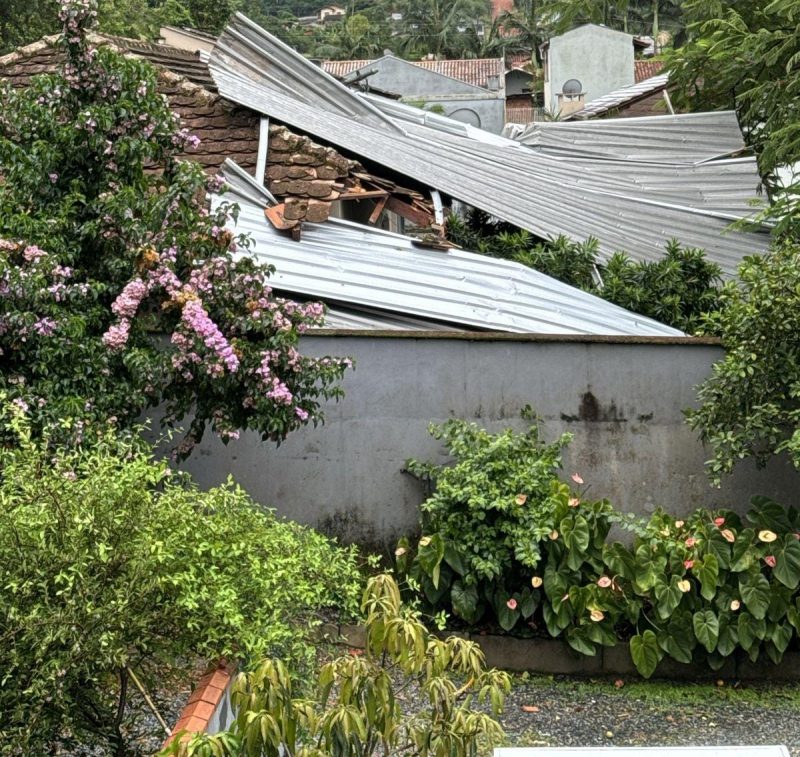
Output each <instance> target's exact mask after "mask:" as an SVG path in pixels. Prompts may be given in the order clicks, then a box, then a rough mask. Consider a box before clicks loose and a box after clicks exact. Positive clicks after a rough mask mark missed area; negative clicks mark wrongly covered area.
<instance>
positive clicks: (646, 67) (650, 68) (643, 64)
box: [633, 60, 664, 84]
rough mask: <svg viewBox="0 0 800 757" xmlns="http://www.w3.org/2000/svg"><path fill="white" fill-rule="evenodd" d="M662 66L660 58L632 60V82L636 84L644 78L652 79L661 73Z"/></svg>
mask: <svg viewBox="0 0 800 757" xmlns="http://www.w3.org/2000/svg"><path fill="white" fill-rule="evenodd" d="M662 68H664V63H663V61H660V60H635V61H633V76H634V84H638V83H639V82H640V81H644V80H645V79H652V78H653V77H654V76H656V75H657V74H659V73H661V69H662Z"/></svg>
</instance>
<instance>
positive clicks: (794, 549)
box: [772, 536, 800, 591]
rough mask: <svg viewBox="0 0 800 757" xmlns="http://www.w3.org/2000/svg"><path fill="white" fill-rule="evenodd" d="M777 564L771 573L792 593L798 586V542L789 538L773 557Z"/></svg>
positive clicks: (799, 568) (792, 537)
mask: <svg viewBox="0 0 800 757" xmlns="http://www.w3.org/2000/svg"><path fill="white" fill-rule="evenodd" d="M775 557H776V560H777V562H776V563H775V568H774V569H773V571H772V573H773V575H774V576H775V578H777V579H778V580H779V581H780V582H781V583H782V584H783V585H784V586H786V587H788V588H789V589H792V590H793V591H794V590H795V589H796V588H797V586H798V584H800V541H797V539H795V538H794V536H789V537H788V538H787V539H786V540H785V542H784V545H783V548H782V549H781V550H779V551H778V553H777V554H776V555H775Z"/></svg>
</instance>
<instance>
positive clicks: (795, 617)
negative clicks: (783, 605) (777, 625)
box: [786, 605, 800, 631]
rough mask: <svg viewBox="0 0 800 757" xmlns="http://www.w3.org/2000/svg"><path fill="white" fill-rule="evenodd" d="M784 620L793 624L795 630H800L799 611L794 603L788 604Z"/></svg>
mask: <svg viewBox="0 0 800 757" xmlns="http://www.w3.org/2000/svg"><path fill="white" fill-rule="evenodd" d="M786 620H788V621H789V622H790V623H791V624H792V625H793V626H794V630H795V631H800V612H798V610H797V608H796V607H795V606H794V605H789V607H788V608H787V609H786Z"/></svg>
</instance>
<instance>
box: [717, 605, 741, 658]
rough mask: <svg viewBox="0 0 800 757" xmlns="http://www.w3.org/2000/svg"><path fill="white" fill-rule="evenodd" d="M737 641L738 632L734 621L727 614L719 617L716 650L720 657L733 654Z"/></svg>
mask: <svg viewBox="0 0 800 757" xmlns="http://www.w3.org/2000/svg"><path fill="white" fill-rule="evenodd" d="M738 643H739V634H738V630H737V626H736V622H735V621H734V619H732V618H731V617H730V616H729V615H720V617H719V639H717V652H719V654H720V655H721V656H722V657H728V655H731V654H733V651H734V650H735V649H736V645H737V644H738Z"/></svg>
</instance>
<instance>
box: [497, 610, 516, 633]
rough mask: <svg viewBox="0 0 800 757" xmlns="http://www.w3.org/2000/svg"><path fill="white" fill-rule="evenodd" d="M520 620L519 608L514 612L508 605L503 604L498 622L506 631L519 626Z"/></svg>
mask: <svg viewBox="0 0 800 757" xmlns="http://www.w3.org/2000/svg"><path fill="white" fill-rule="evenodd" d="M519 618H520V614H519V608H514V609H513V610H512V609H511V608H510V607H509V606H508V605H507V604H506V603H503V604H502V605H500V607H499V608H498V612H497V622H498V623H499V624H500V627H501V628H502V629H503V630H504V631H510V630H511V629H512V628H513V627H514V626H515V625H517V621H518V620H519Z"/></svg>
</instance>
